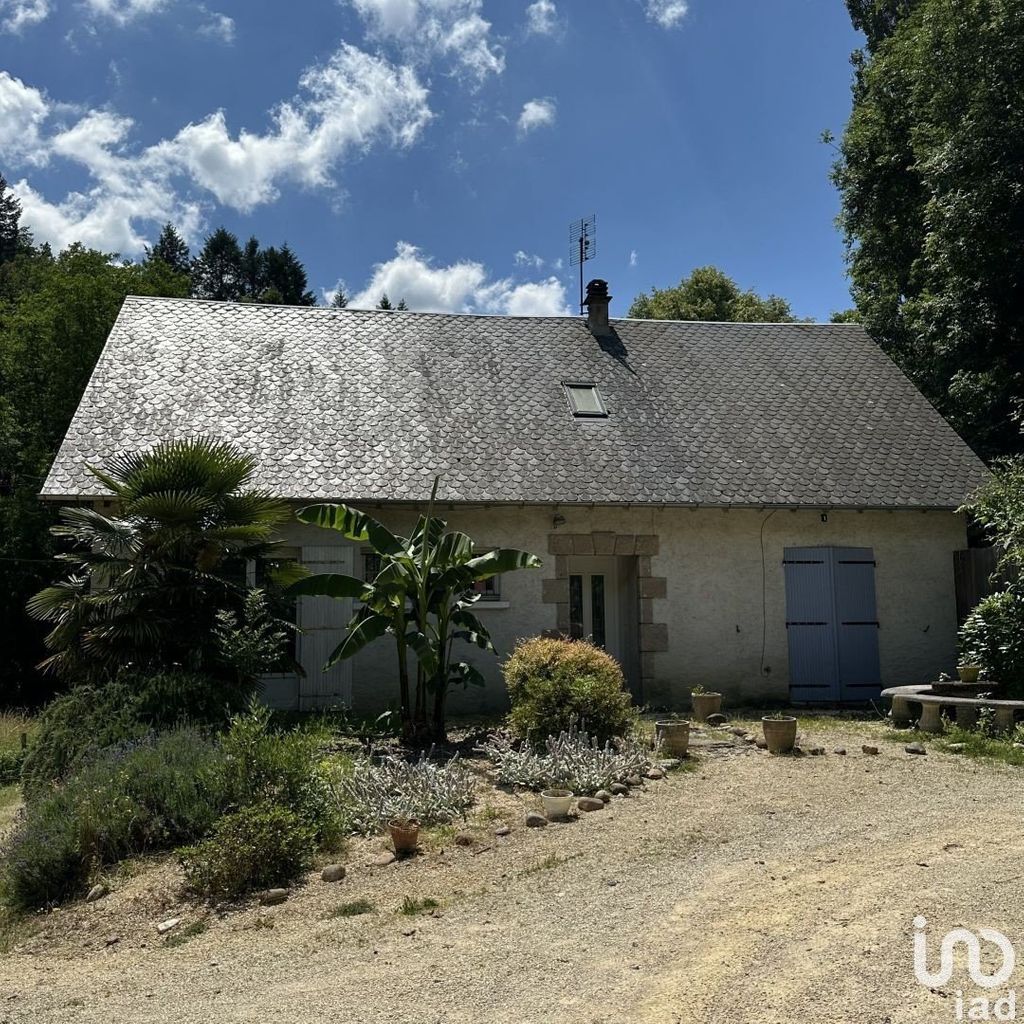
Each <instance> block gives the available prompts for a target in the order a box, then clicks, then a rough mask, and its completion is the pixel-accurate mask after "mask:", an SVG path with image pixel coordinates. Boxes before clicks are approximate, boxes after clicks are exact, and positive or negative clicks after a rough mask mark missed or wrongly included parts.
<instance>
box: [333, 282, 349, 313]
mask: <svg viewBox="0 0 1024 1024" xmlns="http://www.w3.org/2000/svg"><path fill="white" fill-rule="evenodd" d="M347 308H348V296H347V295H346V294H345V292H344V289H342V287H341V286H340V285H339V286H338V288H337V289H336V290H335V292H334V294H333V295H332V296H331V309H347Z"/></svg>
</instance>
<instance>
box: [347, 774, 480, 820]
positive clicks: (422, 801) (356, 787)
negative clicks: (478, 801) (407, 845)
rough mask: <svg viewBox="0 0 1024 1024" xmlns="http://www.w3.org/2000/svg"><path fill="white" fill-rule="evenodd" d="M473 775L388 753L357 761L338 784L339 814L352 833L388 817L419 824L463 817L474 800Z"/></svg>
mask: <svg viewBox="0 0 1024 1024" xmlns="http://www.w3.org/2000/svg"><path fill="white" fill-rule="evenodd" d="M473 790H474V787H473V776H472V775H471V774H470V773H469V771H468V770H467V769H466V768H465V766H464V765H463V764H462V763H461V762H460V761H459V759H458V757H453V758H452V759H451V760H450V761H446V762H443V763H442V762H437V761H429V760H427V758H426V757H422V758H420V760H419V761H415V762H409V761H404V760H402V758H400V757H395V756H394V755H392V754H388V755H385V756H384V757H382V758H381V759H380V760H378V761H371V760H360V761H357V762H356V763H355V765H354V767H353V769H352V773H351V775H349V776H348V777H347V778H344V779H342V780H341V781H340V783H339V793H340V796H341V802H342V813H343V815H344V817H345V820H346V822H347V825H348V828H349V830H350V831H352V832H359V833H361V834H363V835H366V834H369V833H371V832H377V831H380V830H381V829H382V828H384V826H385V825H387V823H388V822H389V821H390V820H391V819H392V818H417V819H418V820H419V821H420V823H421V824H423V825H433V824H438V823H442V822H449V821H451V820H452V819H453V818H456V817H459V816H462V815H464V812H465V810H466V808H467V807H469V806H470V805H471V804H472V803H473V800H474V792H473Z"/></svg>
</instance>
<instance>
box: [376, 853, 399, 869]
mask: <svg viewBox="0 0 1024 1024" xmlns="http://www.w3.org/2000/svg"><path fill="white" fill-rule="evenodd" d="M394 863H395V855H394V854H393V853H392V852H391V851H390V850H385V851H384V852H383V853H378V854H377V856H376V857H374V858H373V864H374V865H375V866H376V867H378V868H386V867H387V866H388V865H389V864H394Z"/></svg>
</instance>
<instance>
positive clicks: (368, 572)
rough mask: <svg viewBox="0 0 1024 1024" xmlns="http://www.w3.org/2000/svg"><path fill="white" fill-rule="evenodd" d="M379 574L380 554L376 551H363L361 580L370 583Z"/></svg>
mask: <svg viewBox="0 0 1024 1024" xmlns="http://www.w3.org/2000/svg"><path fill="white" fill-rule="evenodd" d="M379 574H380V555H378V554H377V552H376V551H364V552H363V582H364V583H372V582H373V581H374V580H375V579H376V578H377V576H378V575H379Z"/></svg>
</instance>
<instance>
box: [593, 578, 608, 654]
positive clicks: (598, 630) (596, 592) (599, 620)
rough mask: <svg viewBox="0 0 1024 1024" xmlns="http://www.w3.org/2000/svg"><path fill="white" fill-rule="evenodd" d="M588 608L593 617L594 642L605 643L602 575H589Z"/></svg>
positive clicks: (599, 644)
mask: <svg viewBox="0 0 1024 1024" xmlns="http://www.w3.org/2000/svg"><path fill="white" fill-rule="evenodd" d="M590 609H591V614H592V615H593V618H594V643H595V644H596V645H597V646H598V647H604V645H605V628H604V577H603V576H597V575H594V576H591V577H590Z"/></svg>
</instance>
